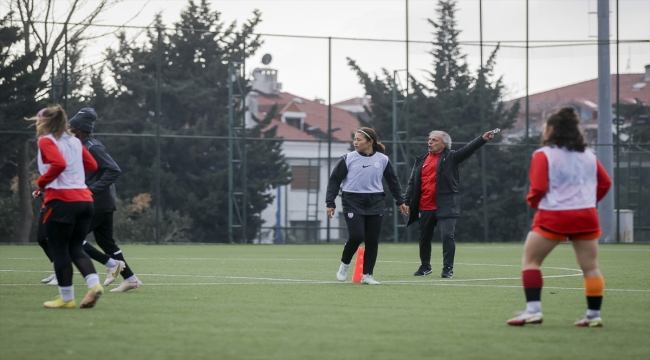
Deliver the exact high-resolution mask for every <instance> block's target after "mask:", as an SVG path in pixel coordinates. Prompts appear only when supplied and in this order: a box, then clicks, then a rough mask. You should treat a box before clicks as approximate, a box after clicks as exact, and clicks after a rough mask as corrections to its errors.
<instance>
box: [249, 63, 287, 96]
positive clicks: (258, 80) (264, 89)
mask: <svg viewBox="0 0 650 360" xmlns="http://www.w3.org/2000/svg"><path fill="white" fill-rule="evenodd" d="M281 88H282V84H280V83H278V71H277V70H274V69H269V68H264V69H260V68H257V69H255V70H253V90H255V91H259V92H261V93H263V94H266V95H277V94H278V92H279V91H280V89H281Z"/></svg>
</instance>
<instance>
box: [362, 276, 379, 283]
mask: <svg viewBox="0 0 650 360" xmlns="http://www.w3.org/2000/svg"><path fill="white" fill-rule="evenodd" d="M361 283H362V284H368V285H379V281H377V280H375V279H374V278H373V277H372V275H370V274H365V275H363V277H362V278H361Z"/></svg>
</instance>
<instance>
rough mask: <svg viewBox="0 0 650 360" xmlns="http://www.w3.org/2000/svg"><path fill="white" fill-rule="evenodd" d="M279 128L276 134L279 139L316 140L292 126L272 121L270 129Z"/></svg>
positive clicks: (275, 120)
mask: <svg viewBox="0 0 650 360" xmlns="http://www.w3.org/2000/svg"><path fill="white" fill-rule="evenodd" d="M274 126H277V127H278V130H277V132H276V136H277V137H281V138H284V139H285V140H314V137H313V136H311V135H309V134H307V133H306V132H302V131H300V129H297V128H295V127H293V126H291V125H287V124H285V123H283V122H282V121H280V120H278V119H273V120H271V124H269V126H268V127H267V129H268V128H271V127H274Z"/></svg>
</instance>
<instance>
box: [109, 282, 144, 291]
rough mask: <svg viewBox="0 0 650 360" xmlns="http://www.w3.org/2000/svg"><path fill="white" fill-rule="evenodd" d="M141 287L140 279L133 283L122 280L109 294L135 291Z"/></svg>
mask: <svg viewBox="0 0 650 360" xmlns="http://www.w3.org/2000/svg"><path fill="white" fill-rule="evenodd" d="M140 286H142V281H140V279H135V280H133V281H127V280H123V281H122V283H121V284H120V286H118V287H116V288H115V289H111V292H126V291H129V290H133V289H137V288H139V287H140Z"/></svg>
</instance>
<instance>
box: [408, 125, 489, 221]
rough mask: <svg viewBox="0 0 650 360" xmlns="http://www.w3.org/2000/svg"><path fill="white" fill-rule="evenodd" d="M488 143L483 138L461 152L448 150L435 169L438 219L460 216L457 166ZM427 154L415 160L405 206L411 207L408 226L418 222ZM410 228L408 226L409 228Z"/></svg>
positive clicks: (479, 138) (442, 155)
mask: <svg viewBox="0 0 650 360" xmlns="http://www.w3.org/2000/svg"><path fill="white" fill-rule="evenodd" d="M486 142H487V140H485V139H483V136H479V137H477V138H476V139H474V140H472V141H471V142H469V143H468V144H467V145H465V146H463V147H462V148H460V149H458V150H449V149H448V148H445V149H444V150H443V151H442V154H441V155H440V159H438V164H437V166H436V216H437V217H438V218H452V217H459V216H460V193H459V191H458V186H459V175H458V165H459V164H460V163H462V162H463V161H465V160H467V158H469V157H470V156H472V154H474V152H475V151H476V150H478V149H479V148H480V147H481V146H483V145H484V144H485V143H486ZM427 155H428V153H427V154H424V155H421V156H418V157H416V158H415V165H414V166H413V171H411V178H410V179H409V184H408V187H407V188H406V196H405V197H404V199H405V202H404V203H405V204H406V205H407V206H409V212H410V215H409V221H408V225H411V224H413V223H415V222H417V221H418V220H419V219H420V217H419V207H420V197H421V195H422V165H423V164H424V159H425V158H426V157H427ZM408 225H407V226H408Z"/></svg>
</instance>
